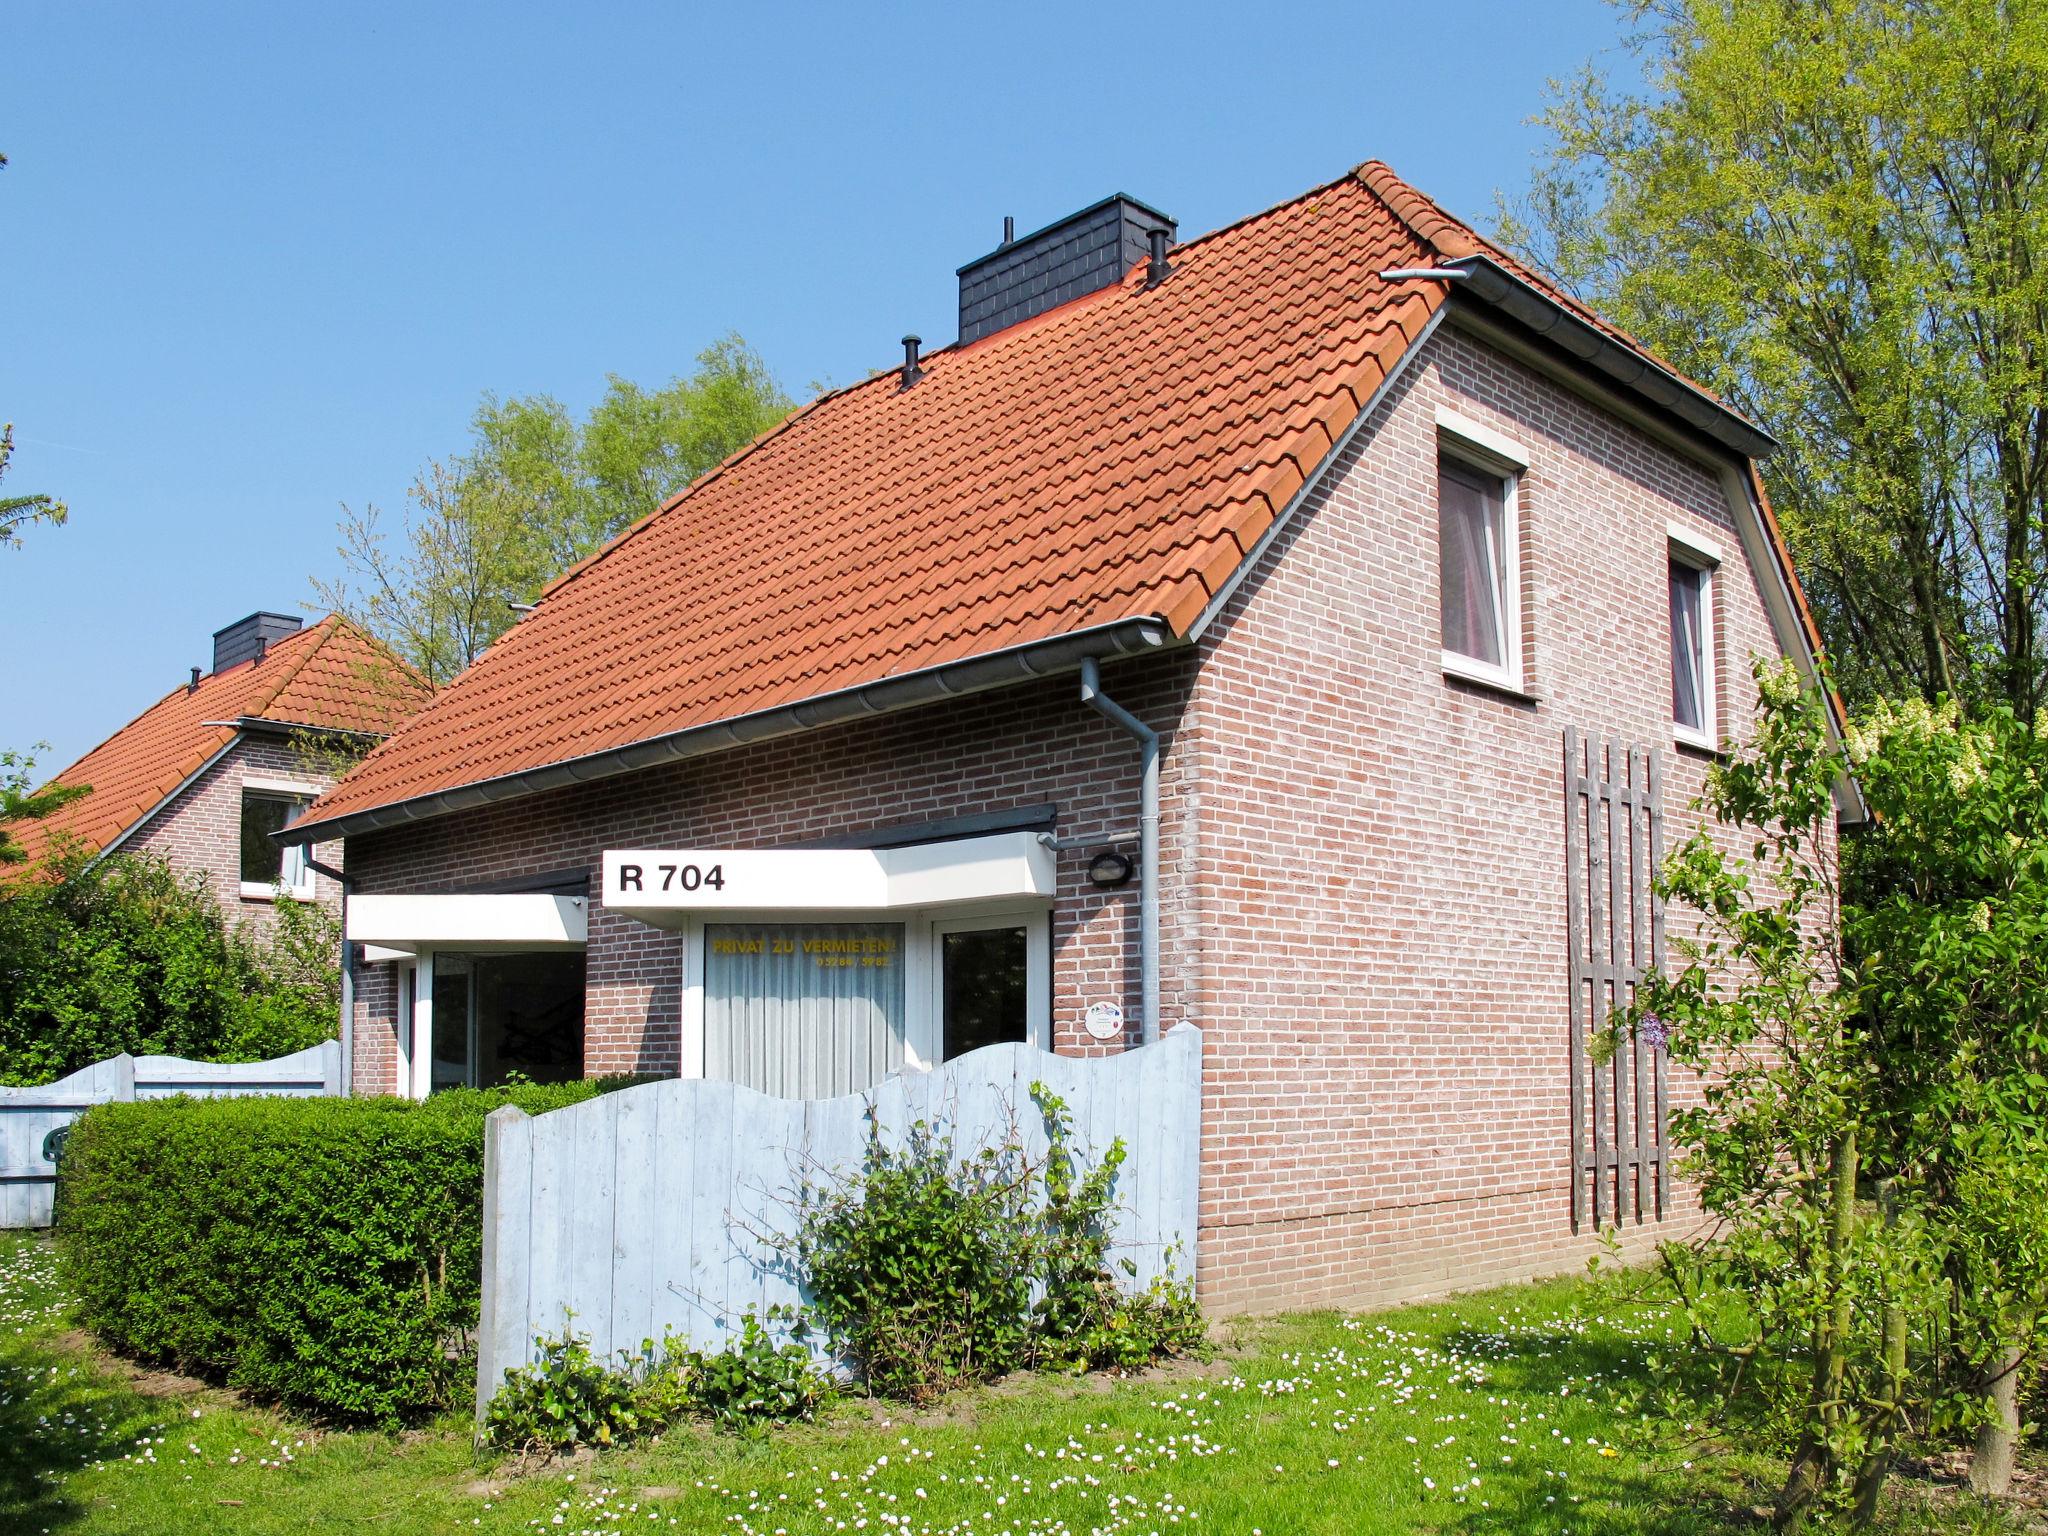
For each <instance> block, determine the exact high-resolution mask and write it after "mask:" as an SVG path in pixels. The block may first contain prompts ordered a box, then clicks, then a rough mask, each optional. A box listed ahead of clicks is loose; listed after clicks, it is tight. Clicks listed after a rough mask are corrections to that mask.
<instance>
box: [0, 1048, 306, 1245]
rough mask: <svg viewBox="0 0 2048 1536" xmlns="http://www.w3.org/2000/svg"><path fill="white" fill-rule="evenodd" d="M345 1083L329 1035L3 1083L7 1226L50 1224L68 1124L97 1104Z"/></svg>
mask: <svg viewBox="0 0 2048 1536" xmlns="http://www.w3.org/2000/svg"><path fill="white" fill-rule="evenodd" d="M340 1091H341V1046H340V1044H339V1042H337V1041H333V1040H328V1041H325V1042H323V1043H321V1044H319V1045H316V1046H314V1047H312V1049H310V1050H304V1051H299V1052H296V1053H295V1054H293V1055H290V1056H279V1057H277V1058H276V1059H274V1060H271V1061H247V1062H215V1061H187V1060H185V1058H184V1057H182V1056H129V1055H126V1054H123V1055H120V1056H114V1057H110V1058H109V1059H107V1060H106V1061H99V1062H94V1063H93V1064H92V1065H91V1066H89V1067H83V1068H81V1069H80V1070H78V1071H76V1072H74V1073H72V1074H71V1075H70V1076H69V1077H66V1078H62V1079H60V1080H58V1081H57V1082H54V1083H45V1084H43V1085H41V1086H40V1087H36V1088H0V1227H47V1226H48V1225H49V1224H50V1202H51V1197H52V1196H53V1195H54V1194H55V1192H56V1185H57V1164H56V1159H55V1154H56V1152H57V1149H58V1145H59V1143H60V1142H61V1141H62V1139H63V1138H62V1132H63V1131H64V1130H65V1129H66V1128H67V1127H69V1126H70V1124H71V1122H72V1121H74V1120H76V1119H77V1118H78V1117H79V1116H80V1115H82V1114H83V1113H85V1111H86V1110H88V1109H90V1108H92V1106H93V1105H95V1104H106V1103H109V1102H112V1101H114V1100H121V1101H127V1100H131V1099H164V1098H169V1097H171V1096H172V1095H173V1094H180V1093H183V1094H190V1095H191V1096H192V1097H194V1098H203V1099H214V1098H238V1097H241V1096H242V1095H245V1094H252V1093H282V1094H292V1095H296V1096H301V1097H305V1096H312V1095H317V1094H333V1093H339V1092H340Z"/></svg>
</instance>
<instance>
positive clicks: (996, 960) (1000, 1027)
mask: <svg viewBox="0 0 2048 1536" xmlns="http://www.w3.org/2000/svg"><path fill="white" fill-rule="evenodd" d="M939 942H940V956H939V964H940V966H941V967H942V971H941V978H940V989H941V993H942V1007H943V1009H944V1013H945V1026H946V1047H945V1059H946V1060H947V1061H951V1060H952V1059H953V1058H954V1057H955V1056H964V1055H966V1054H967V1053H968V1052H969V1051H974V1050H979V1049H980V1048H981V1047H982V1046H984V1045H997V1044H1000V1043H1002V1042H1003V1041H1006V1040H1022V1039H1023V1038H1024V1026H1025V1017H1024V1013H1025V1001H1024V998H1025V974H1024V971H1025V959H1024V956H1025V942H1024V930H1023V929H1022V928H978V929H975V930H973V931H972V932H969V933H948V934H945V935H943V936H942V937H941V938H940V941H939Z"/></svg>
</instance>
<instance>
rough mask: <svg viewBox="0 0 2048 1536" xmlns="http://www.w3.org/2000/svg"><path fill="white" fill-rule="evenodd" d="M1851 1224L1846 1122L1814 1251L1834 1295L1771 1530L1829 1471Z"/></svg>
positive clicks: (1843, 1361)
mask: <svg viewBox="0 0 2048 1536" xmlns="http://www.w3.org/2000/svg"><path fill="white" fill-rule="evenodd" d="M1855 1230H1856V1128H1855V1127H1854V1126H1851V1127H1849V1129H1847V1130H1846V1131H1844V1132H1843V1133H1842V1137H1841V1140H1839V1141H1837V1142H1836V1143H1835V1146H1834V1151H1833V1153H1832V1155H1831V1156H1830V1158H1829V1166H1828V1235H1827V1244H1826V1247H1825V1248H1823V1249H1822V1251H1821V1253H1820V1254H1819V1255H1818V1259H1819V1263H1820V1266H1821V1272H1822V1275H1823V1278H1824V1280H1825V1283H1826V1286H1827V1288H1828V1289H1829V1290H1831V1291H1833V1292H1834V1294H1835V1297H1836V1301H1835V1305H1834V1306H1833V1307H1832V1308H1830V1309H1829V1311H1828V1314H1827V1315H1826V1316H1825V1317H1824V1318H1822V1320H1821V1321H1820V1322H1819V1323H1818V1324H1817V1325H1816V1326H1815V1328H1814V1340H1813V1385H1812V1386H1811V1387H1810V1388H1809V1389H1808V1393H1807V1406H1806V1427H1805V1428H1804V1430H1802V1431H1801V1433H1800V1436H1799V1448H1798V1450H1797V1451H1795V1452H1794V1453H1793V1456H1792V1465H1791V1466H1790V1467H1789V1468H1788V1469H1787V1470H1786V1473H1785V1485H1784V1487H1782V1488H1781V1489H1779V1490H1778V1502H1777V1507H1776V1508H1775V1509H1774V1510H1773V1511H1772V1513H1771V1528H1772V1529H1773V1530H1776V1531H1796V1530H1798V1529H1799V1528H1800V1527H1801V1526H1802V1525H1804V1524H1805V1523H1806V1517H1807V1515H1808V1513H1809V1512H1810V1511H1811V1510H1812V1508H1813V1501H1814V1500H1815V1499H1816V1498H1818V1497H1819V1496H1820V1492H1821V1490H1822V1489H1823V1488H1825V1487H1826V1486H1827V1485H1828V1483H1829V1482H1830V1481H1831V1480H1832V1479H1833V1476H1834V1471H1835V1450H1834V1446H1835V1430H1836V1428H1837V1426H1838V1422H1839V1420H1840V1418H1841V1402H1842V1383H1843V1380H1844V1378H1845V1376H1846V1374H1847V1372H1848V1368H1849V1350H1848V1340H1849V1330H1850V1328H1851V1327H1853V1326H1854V1321H1855V1319H1854V1315H1853V1313H1852V1312H1851V1310H1850V1305H1849V1297H1848V1288H1847V1286H1846V1285H1845V1284H1844V1283H1843V1275H1844V1273H1845V1271H1846V1269H1847V1265H1848V1257H1847V1255H1848V1250H1849V1241H1850V1239H1851V1238H1852V1237H1853V1236H1854V1235H1855Z"/></svg>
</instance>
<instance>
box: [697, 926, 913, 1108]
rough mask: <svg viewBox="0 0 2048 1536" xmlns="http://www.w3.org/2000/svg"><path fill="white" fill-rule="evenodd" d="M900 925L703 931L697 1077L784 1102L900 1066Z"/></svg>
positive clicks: (864, 1081) (841, 1089) (844, 1087)
mask: <svg viewBox="0 0 2048 1536" xmlns="http://www.w3.org/2000/svg"><path fill="white" fill-rule="evenodd" d="M903 960H904V955H903V925H902V924H901V923H708V924H706V925H705V928H704V1075H705V1076H706V1077H710V1078H716V1079H721V1080H723V1081H726V1082H734V1083H745V1084H746V1085H747V1086H748V1087H750V1088H758V1089H760V1090H761V1091H762V1092H763V1093H772V1094H777V1095H779V1096H781V1097H783V1098H790V1099H825V1098H832V1097H834V1096H836V1095H838V1094H842V1093H858V1092H859V1091H860V1090H861V1089H863V1088H867V1087H869V1086H871V1085H872V1084H874V1083H875V1082H877V1081H878V1080H880V1079H881V1078H882V1077H884V1076H886V1075H887V1074H889V1073H890V1072H893V1071H895V1070H896V1069H897V1068H898V1067H900V1066H902V1064H903Z"/></svg>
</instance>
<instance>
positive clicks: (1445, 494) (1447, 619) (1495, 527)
mask: <svg viewBox="0 0 2048 1536" xmlns="http://www.w3.org/2000/svg"><path fill="white" fill-rule="evenodd" d="M1437 429H1438V432H1439V434H1440V445H1439V449H1438V455H1437V552H1438V557H1439V558H1438V566H1437V569H1438V576H1439V599H1440V614H1441V618H1442V638H1443V665H1444V670H1445V671H1446V672H1450V673H1453V674H1455V675H1457V676H1459V677H1467V678H1472V679H1474V680H1476V681H1479V682H1485V683H1492V684H1495V685H1497V686H1501V687H1506V688H1511V689H1513V690H1515V691H1516V692H1520V691H1521V689H1522V657H1521V651H1522V637H1521V629H1522V615H1521V574H1520V570H1519V551H1518V546H1519V542H1520V531H1521V530H1520V526H1519V516H1518V509H1517V501H1518V491H1519V486H1520V478H1521V471H1522V470H1523V469H1524V468H1526V467H1527V465H1528V455H1527V454H1526V453H1525V452H1524V451H1523V450H1522V448H1521V447H1520V446H1519V445H1518V444H1515V443H1512V442H1509V441H1508V440H1507V439H1505V438H1503V437H1501V436H1500V435H1499V434H1498V433H1496V432H1494V431H1492V430H1491V429H1490V428H1487V427H1484V426H1482V425H1480V424H1479V423H1477V422H1474V421H1469V420H1467V419H1466V418H1464V417H1461V416H1457V415H1455V414H1454V413H1452V412H1449V411H1441V410H1440V411H1438V412H1437Z"/></svg>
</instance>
